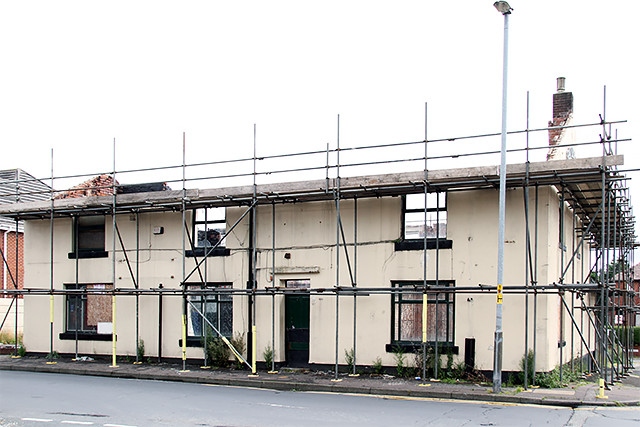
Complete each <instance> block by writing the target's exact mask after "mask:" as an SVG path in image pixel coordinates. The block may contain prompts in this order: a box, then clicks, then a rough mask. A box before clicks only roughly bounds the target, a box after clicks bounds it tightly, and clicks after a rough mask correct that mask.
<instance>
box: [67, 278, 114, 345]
mask: <svg viewBox="0 0 640 427" xmlns="http://www.w3.org/2000/svg"><path fill="white" fill-rule="evenodd" d="M94 286H104V290H103V292H102V291H100V293H97V294H96V293H93V292H83V293H77V294H67V295H66V296H65V312H64V313H65V316H64V332H62V333H60V339H62V340H73V339H76V338H77V339H78V340H93V341H111V339H112V335H113V334H99V333H98V326H97V323H96V325H95V328H94V327H91V326H90V325H89V324H88V316H89V315H90V313H89V307H90V304H91V303H90V301H89V299H90V298H91V299H93V298H109V304H111V295H110V294H111V291H112V290H113V284H112V283H78V284H76V283H70V284H65V285H64V288H65V290H74V289H77V290H86V289H88V288H89V287H94ZM72 307H76V308H75V309H73V310H72ZM78 309H80V310H81V316H80V319H79V320H80V322H81V325H79V326H80V328H79V329H77V331H76V328H78V326H76V324H74V323H77V322H78V317H77V316H74V315H73V314H72V312H73V313H75V312H76V310H78ZM107 312H108V313H109V316H111V315H112V311H111V307H109V309H108V310H107ZM74 319H75V320H74ZM110 321H111V322H113V318H111V319H110Z"/></svg>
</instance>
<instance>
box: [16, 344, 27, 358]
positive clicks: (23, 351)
mask: <svg viewBox="0 0 640 427" xmlns="http://www.w3.org/2000/svg"><path fill="white" fill-rule="evenodd" d="M26 355H27V349H26V348H25V347H24V346H23V345H21V346H19V347H18V356H20V357H25V356H26Z"/></svg>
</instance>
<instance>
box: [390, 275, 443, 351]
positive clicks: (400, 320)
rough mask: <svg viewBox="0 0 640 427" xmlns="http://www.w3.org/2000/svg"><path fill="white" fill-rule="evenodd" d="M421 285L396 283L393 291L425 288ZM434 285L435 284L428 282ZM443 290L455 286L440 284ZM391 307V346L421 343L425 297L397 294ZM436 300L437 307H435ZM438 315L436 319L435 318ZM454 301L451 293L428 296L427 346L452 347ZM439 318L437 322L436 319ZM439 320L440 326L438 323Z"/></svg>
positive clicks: (405, 293)
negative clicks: (436, 344)
mask: <svg viewBox="0 0 640 427" xmlns="http://www.w3.org/2000/svg"><path fill="white" fill-rule="evenodd" d="M422 284H423V282H422V281H416V282H395V283H393V284H392V286H393V287H394V288H405V289H408V288H413V287H415V286H422ZM427 284H428V285H435V282H434V281H430V282H427ZM438 284H439V285H442V286H453V285H454V284H453V282H447V281H442V280H440V281H439V282H438ZM391 298H392V299H391V305H392V307H391V308H392V323H393V324H392V337H391V340H392V343H413V344H416V343H420V342H422V293H421V292H415V293H409V292H394V293H393V294H392V295H391ZM436 298H437V303H436ZM436 313H437V315H436ZM453 315H454V298H453V293H452V292H435V291H429V292H427V342H429V343H435V341H436V331H437V334H438V343H447V344H453ZM436 317H437V319H436ZM436 320H437V323H436Z"/></svg>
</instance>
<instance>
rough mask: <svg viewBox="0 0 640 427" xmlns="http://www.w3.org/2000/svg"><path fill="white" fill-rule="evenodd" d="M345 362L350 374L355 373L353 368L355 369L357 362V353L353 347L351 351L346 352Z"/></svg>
mask: <svg viewBox="0 0 640 427" xmlns="http://www.w3.org/2000/svg"><path fill="white" fill-rule="evenodd" d="M344 360H345V362H346V363H347V368H348V370H349V373H352V372H353V370H354V369H353V368H354V366H353V365H354V363H355V362H356V352H355V351H354V350H353V347H351V349H349V350H346V349H345V350H344Z"/></svg>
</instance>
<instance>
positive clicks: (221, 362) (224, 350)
mask: <svg viewBox="0 0 640 427" xmlns="http://www.w3.org/2000/svg"><path fill="white" fill-rule="evenodd" d="M207 357H208V358H209V360H211V364H212V365H213V366H217V367H219V368H225V367H227V366H228V365H229V357H231V349H230V348H229V347H228V346H227V344H226V343H225V342H224V341H223V340H222V338H220V337H215V338H211V339H209V340H208V341H207Z"/></svg>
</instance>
